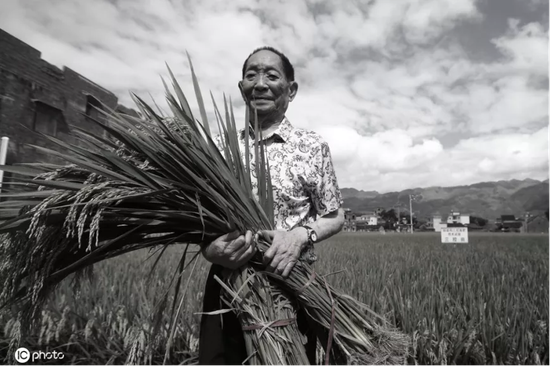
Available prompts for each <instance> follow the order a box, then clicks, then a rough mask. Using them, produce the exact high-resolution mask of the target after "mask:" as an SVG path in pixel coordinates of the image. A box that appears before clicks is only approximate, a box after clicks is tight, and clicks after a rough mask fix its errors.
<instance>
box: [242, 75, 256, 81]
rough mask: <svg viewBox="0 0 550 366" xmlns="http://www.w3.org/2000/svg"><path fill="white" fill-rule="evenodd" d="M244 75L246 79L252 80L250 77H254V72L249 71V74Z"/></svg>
mask: <svg viewBox="0 0 550 366" xmlns="http://www.w3.org/2000/svg"><path fill="white" fill-rule="evenodd" d="M244 77H245V78H246V79H247V80H252V79H254V78H255V77H256V74H254V73H250V74H246V75H245V76H244Z"/></svg>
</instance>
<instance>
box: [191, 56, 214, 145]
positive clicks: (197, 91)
mask: <svg viewBox="0 0 550 366" xmlns="http://www.w3.org/2000/svg"><path fill="white" fill-rule="evenodd" d="M187 59H188V60H189V68H190V69H191V76H192V78H193V87H194V88H195V95H196V97H197V103H198V105H199V111H200V113H201V120H202V123H203V126H204V128H205V130H206V132H207V133H208V136H211V135H212V134H211V133H210V124H209V123H208V118H207V116H206V109H205V108H204V101H203V99H202V94H201V88H200V86H199V81H198V79H197V75H196V74H195V69H194V68H193V62H191V57H190V56H189V53H187Z"/></svg>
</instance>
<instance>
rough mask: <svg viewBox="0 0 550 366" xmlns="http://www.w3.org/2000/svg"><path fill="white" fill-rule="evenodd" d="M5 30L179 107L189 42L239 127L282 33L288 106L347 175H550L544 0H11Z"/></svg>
mask: <svg viewBox="0 0 550 366" xmlns="http://www.w3.org/2000/svg"><path fill="white" fill-rule="evenodd" d="M0 28H2V29H4V30H5V31H7V32H9V33H11V34H12V35H14V36H16V37H18V38H20V39H21V40H23V41H24V42H26V43H28V44H30V45H31V46H33V47H34V48H36V49H38V50H40V51H41V52H42V58H43V59H44V60H46V61H48V62H50V63H52V64H54V65H56V66H58V67H63V66H64V65H65V66H67V67H70V68H71V69H73V70H75V71H77V72H79V73H81V74H82V75H84V76H86V77H87V78H89V79H91V80H93V81H94V82H96V83H98V84H100V85H101V86H103V87H104V88H106V89H109V90H111V91H112V92H113V93H115V94H116V95H117V96H118V97H119V102H120V103H121V104H124V105H126V106H128V107H133V106H134V105H133V102H132V100H131V98H130V91H132V92H135V93H136V94H138V95H139V96H141V97H142V98H144V99H146V100H148V101H151V100H152V99H154V100H155V101H156V102H157V103H158V105H159V106H160V108H163V109H166V110H168V108H167V107H166V103H165V102H164V98H165V94H164V88H163V85H162V81H161V78H160V76H164V77H166V76H167V71H166V64H168V65H169V66H170V68H171V69H172V70H173V71H174V73H175V75H176V78H177V79H178V81H179V83H180V84H181V85H182V88H183V90H184V92H185V93H186V94H188V95H189V96H192V95H194V94H193V86H192V80H191V76H190V71H189V63H188V61H187V55H186V52H188V53H189V55H190V57H191V59H192V62H193V65H194V68H195V71H196V73H197V75H198V79H199V82H200V85H201V88H202V91H203V94H204V96H205V98H206V100H207V101H209V100H210V99H209V95H208V93H209V91H211V92H212V94H213V95H214V98H215V99H216V101H217V103H222V102H223V95H224V93H225V94H226V95H227V96H228V97H230V98H231V100H232V102H233V106H234V109H235V115H236V116H237V118H238V123H239V124H240V126H243V125H244V105H243V102H242V99H241V97H240V93H239V90H238V88H237V83H238V81H239V80H240V79H241V77H242V75H241V69H242V64H243V62H244V60H245V59H246V57H247V56H248V55H249V54H250V52H252V51H253V50H254V49H255V48H257V47H261V46H266V45H268V46H272V47H275V48H277V49H279V50H281V51H282V52H284V53H285V54H286V55H287V56H288V58H289V59H290V61H291V62H292V63H293V65H294V67H295V69H296V80H297V82H298V84H299V90H298V94H297V96H296V98H295V100H294V101H293V102H291V104H290V106H289V109H288V111H287V117H288V119H289V120H290V122H291V123H292V124H293V125H294V126H295V127H298V128H305V129H309V130H313V131H316V132H318V133H319V134H321V136H322V137H323V138H324V139H325V140H326V141H327V142H328V144H329V146H330V150H331V154H332V159H333V162H334V166H335V169H336V174H337V177H338V182H339V185H340V187H341V188H343V187H353V188H356V189H361V190H376V191H378V192H381V193H382V192H390V191H398V190H403V189H408V188H415V187H430V186H456V185H466V184H472V183H476V182H483V181H495V180H509V179H525V178H533V179H539V180H544V179H548V174H549V161H548V137H549V135H548V1H547V0H546V1H545V0H477V1H476V0H460V1H456V0H391V1H388V0H383V1H382V0H355V1H352V0H350V1H333V0H279V1H275V0H234V1H222V0H220V1H217V0H206V1H190V0H172V1H169V0H155V1H152V0H94V1H89V0H51V1H30V0H1V1H0ZM194 105H196V104H194ZM207 105H208V107H210V109H209V110H208V112H209V115H210V116H211V117H212V116H213V114H212V113H213V109H212V108H211V103H208V104H207ZM194 108H195V107H194ZM195 109H197V108H195Z"/></svg>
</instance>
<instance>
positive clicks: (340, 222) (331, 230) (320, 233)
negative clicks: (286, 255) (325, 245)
mask: <svg viewBox="0 0 550 366" xmlns="http://www.w3.org/2000/svg"><path fill="white" fill-rule="evenodd" d="M308 226H309V227H311V228H312V229H313V230H315V232H316V233H317V238H318V239H317V242H320V241H322V240H325V239H328V238H330V237H331V236H333V235H335V234H338V233H339V232H340V231H341V230H342V227H344V209H343V208H339V209H337V210H336V211H332V212H330V213H328V214H326V215H325V216H321V217H320V218H319V219H318V220H317V221H315V222H314V223H312V224H308ZM294 230H301V231H303V232H304V233H305V238H306V239H305V240H306V242H305V244H307V230H306V229H304V228H303V227H298V228H295V229H294ZM294 230H293V231H294ZM305 244H304V245H305Z"/></svg>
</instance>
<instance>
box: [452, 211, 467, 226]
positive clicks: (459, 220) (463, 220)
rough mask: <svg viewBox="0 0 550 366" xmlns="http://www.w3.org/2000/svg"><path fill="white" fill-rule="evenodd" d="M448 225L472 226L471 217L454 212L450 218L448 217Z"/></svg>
mask: <svg viewBox="0 0 550 366" xmlns="http://www.w3.org/2000/svg"><path fill="white" fill-rule="evenodd" d="M447 224H462V225H468V224H470V215H464V214H462V215H461V214H460V212H458V211H455V210H452V211H451V213H450V214H449V216H447Z"/></svg>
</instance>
